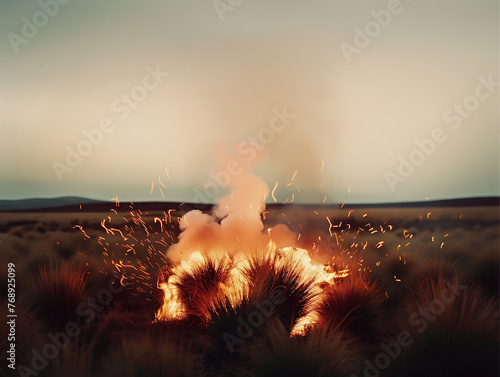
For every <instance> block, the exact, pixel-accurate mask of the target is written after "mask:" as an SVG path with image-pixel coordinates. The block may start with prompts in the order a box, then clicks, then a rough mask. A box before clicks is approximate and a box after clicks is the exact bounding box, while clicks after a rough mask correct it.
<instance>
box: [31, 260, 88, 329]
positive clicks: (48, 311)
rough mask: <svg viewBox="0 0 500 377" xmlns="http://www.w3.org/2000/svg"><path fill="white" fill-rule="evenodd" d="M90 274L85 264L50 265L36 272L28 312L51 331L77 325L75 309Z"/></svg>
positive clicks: (84, 294)
mask: <svg viewBox="0 0 500 377" xmlns="http://www.w3.org/2000/svg"><path fill="white" fill-rule="evenodd" d="M90 279H91V273H90V272H89V270H88V266H87V265H85V264H76V263H71V262H68V261H65V260H60V261H56V262H54V261H52V262H50V263H49V264H45V265H44V266H42V267H41V268H40V270H39V271H38V273H36V274H35V276H34V277H33V278H32V280H31V294H30V296H31V302H32V308H33V309H34V310H35V311H36V313H37V316H38V317H39V318H41V319H43V320H45V321H46V322H47V323H48V324H49V326H50V327H51V328H52V327H53V328H57V329H61V328H63V327H64V326H65V325H66V324H67V323H68V322H69V321H75V322H78V321H79V316H78V314H77V308H78V306H79V305H80V304H81V303H83V302H84V301H85V299H86V297H87V292H86V287H87V284H88V282H89V281H90Z"/></svg>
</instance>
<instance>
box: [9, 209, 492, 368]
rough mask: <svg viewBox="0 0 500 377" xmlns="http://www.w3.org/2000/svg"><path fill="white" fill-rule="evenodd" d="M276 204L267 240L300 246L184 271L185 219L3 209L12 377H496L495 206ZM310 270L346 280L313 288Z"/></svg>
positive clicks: (205, 258)
mask: <svg viewBox="0 0 500 377" xmlns="http://www.w3.org/2000/svg"><path fill="white" fill-rule="evenodd" d="M270 208H271V209H268V211H266V212H265V213H264V216H265V219H264V220H263V222H264V233H265V232H266V229H267V228H269V227H272V226H275V225H277V224H284V225H287V226H288V228H289V229H288V230H285V229H284V228H280V229H281V231H283V232H284V233H286V236H287V237H286V239H287V240H292V239H293V242H292V241H290V243H289V244H288V245H277V246H276V245H275V247H274V249H273V248H270V249H266V250H253V251H252V253H249V251H248V250H232V251H227V253H226V254H225V255H224V256H223V257H220V253H216V254H213V255H217V256H216V257H215V256H211V254H210V252H211V251H212V250H200V251H201V252H202V254H201V255H202V257H200V259H198V260H196V261H195V260H193V258H190V256H189V255H185V256H183V257H182V258H181V262H182V261H184V263H186V264H189V263H191V266H189V267H186V266H181V265H180V264H179V263H177V264H174V263H173V262H172V260H171V258H170V256H169V253H168V252H167V250H168V248H169V247H170V246H171V245H173V244H176V243H177V242H178V237H179V233H180V230H179V221H178V219H179V217H180V216H181V215H182V214H183V213H182V212H181V211H171V212H167V211H168V210H165V211H163V210H158V211H149V213H146V212H145V211H144V212H142V213H141V211H140V208H136V209H134V210H130V211H129V210H123V208H121V211H118V212H116V210H115V211H113V210H114V208H111V206H110V209H112V210H109V209H106V208H103V210H102V211H101V212H85V211H79V212H69V213H68V212H67V213H59V212H37V213H31V212H10V213H9V212H4V213H0V241H1V242H0V259H1V265H2V270H1V271H0V286H1V292H2V293H1V299H2V305H1V307H2V317H3V318H4V319H5V318H6V316H7V315H8V312H7V311H8V309H9V308H10V307H9V306H8V303H9V302H8V298H9V296H8V292H9V289H8V278H9V277H10V276H9V270H8V266H9V264H12V265H11V266H14V267H13V268H12V269H13V270H15V292H16V294H15V298H16V299H15V313H16V314H17V318H16V321H15V323H16V325H15V351H16V352H15V353H16V365H17V372H14V371H11V370H9V369H8V364H9V361H7V360H6V358H5V357H4V356H3V357H2V359H1V361H0V362H1V366H2V371H3V372H2V373H4V374H5V375H21V376H31V375H32V376H35V375H36V376H51V377H52V376H69V375H71V376H77V377H78V376H91V375H92V376H164V375H169V376H346V377H349V376H352V375H353V374H354V375H356V376H363V375H364V376H378V375H381V376H431V375H432V376H474V375H477V376H479V375H480V376H497V375H498V372H499V371H498V365H499V359H498V355H499V349H498V326H499V324H498V282H499V275H498V270H499V261H498V258H499V209H498V207H494V206H482V207H474V206H469V207H463V208H458V207H450V208H435V207H433V208H368V209H363V208H355V209H349V208H346V209H335V208H327V207H324V208H321V207H319V208H312V207H307V206H293V207H292V206H272V207H270ZM116 209H118V208H116ZM199 237H201V238H200V240H201V241H203V240H204V238H203V237H205V235H203V234H202V235H199ZM207 237H208V236H207ZM283 246H290V247H293V248H295V249H290V250H291V251H287V252H284V251H283V252H282V251H280V250H281V248H282V247H283ZM300 248H303V249H306V250H308V251H309V257H310V258H311V261H310V263H309V264H307V263H306V262H307V261H305V260H304V259H303V256H300V255H299V254H300V253H299V252H297V251H296V250H298V249H300ZM285 249H286V248H285ZM286 250H288V249H286ZM294 250H295V251H294ZM219 251H220V250H219ZM287 253H288V254H287ZM294 253H295V254H294ZM242 254H245V255H246V258H247V259H245V261H250V262H249V263H248V264H245V263H247V262H241V258H239V256H241V255H242ZM250 254H251V255H250ZM306 264H307V266H309V265H313V266H315V268H317V267H318V266H319V268H321V269H323V268H324V269H325V271H326V270H328V271H330V272H331V271H336V272H337V273H338V274H337V275H332V276H334V277H333V278H331V279H330V278H329V279H330V280H324V281H321V282H319V280H318V279H319V277H318V276H319V275H321V274H323V272H321V273H318V276H313V277H311V276H309V275H307V274H306V272H304V271H305V269H306ZM193 266H194V267H193ZM307 268H309V267H307ZM345 270H348V271H349V274H348V275H342V274H341V273H340V272H339V271H345ZM235 271H238V273H240V272H241V275H235ZM242 271H243V272H242ZM318 271H319V270H318ZM173 276H174V277H175V279H172V280H169V278H171V277H173ZM234 276H240V279H244V282H241V281H240V282H237V284H236V283H234V281H233V280H231V279H235V277H234ZM321 276H322V275H321ZM245 279H246V280H245ZM167 281H170V282H174V283H172V284H175V287H176V290H177V291H176V292H178V294H179V296H178V297H175V299H174V298H172V299H171V301H172V302H173V301H175V303H176V304H178V305H179V307H182V309H179V308H177V309H175V308H174V309H175V310H177V312H175V313H174V314H173V315H172V313H170V314H169V313H168V312H166V311H165V310H166V309H165V301H164V300H165V297H166V295H165V294H166V292H165V290H164V289H163V288H161V284H162V283H166V282H167ZM231 282H232V283H231ZM239 284H241V287H240V285H239ZM230 285H233V286H237V287H236V288H234V287H233V288H231V290H230V289H229V288H228V287H229V286H230ZM221 287H222V288H221ZM235 291H236V292H237V295H238V297H237V298H234V297H233V296H234V292H235ZM228 292H230V293H228ZM231 295H232V296H231ZM167 301H168V300H167ZM170 309H171V307H170ZM170 309H169V310H170ZM161 310H163V316H161V315H160V316H159V315H158V313H159V311H161ZM175 310H174V311H175ZM308 316H309V317H308ZM305 317H307V318H309V319H308V320H307V321H302V322H301V318H302V319H303V318H305ZM155 319H156V320H155ZM2 322H4V325H3V326H4V328H5V322H6V321H5V320H2ZM298 324H301V327H300V329H299V330H297V328H298V327H297V326H298ZM7 330H8V329H7ZM291 334H292V335H293V336H290V335H291ZM1 341H2V343H1V352H2V355H7V354H8V351H9V347H10V342H8V341H7V336H4V335H3V336H2V338H1ZM5 371H7V372H5Z"/></svg>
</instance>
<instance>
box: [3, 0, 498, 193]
mask: <svg viewBox="0 0 500 377" xmlns="http://www.w3.org/2000/svg"><path fill="white" fill-rule="evenodd" d="M63 3H64V4H63ZM231 4H233V5H231ZM0 14H1V18H2V21H1V22H0V35H1V42H0V67H1V69H0V104H1V105H0V127H1V130H2V132H1V135H0V199H20V198H31V197H57V196H83V197H88V198H96V199H104V200H109V199H111V198H113V197H116V196H117V197H118V198H119V199H120V200H122V201H124V200H132V201H142V200H169V201H192V200H193V199H194V198H195V193H196V192H197V190H198V187H201V188H203V187H206V190H205V191H208V192H206V193H205V196H204V197H205V198H207V200H208V201H213V200H214V195H213V194H211V192H214V190H215V189H214V187H215V186H217V187H220V186H221V184H220V183H218V182H217V180H220V179H222V180H224V177H226V176H230V175H231V174H237V171H239V170H241V169H242V165H245V166H244V167H245V168H247V167H251V168H252V170H251V171H252V172H254V173H255V174H256V175H258V176H260V177H262V178H263V179H264V180H265V182H266V183H267V184H268V185H269V187H270V189H271V190H272V189H273V187H274V186H275V184H276V182H277V183H278V187H277V189H276V191H275V197H276V199H277V200H278V202H283V201H285V200H286V199H287V198H290V197H291V194H292V193H293V194H294V200H295V202H303V203H305V202H314V203H321V202H322V201H324V200H325V199H324V197H325V196H326V203H342V202H351V203H354V202H395V201H414V200H425V199H426V198H429V199H443V198H457V197H471V196H493V195H498V194H499V107H498V105H499V97H498V91H499V90H500V88H499V87H498V81H499V4H498V2H497V1H493V0H476V1H459V0H453V1H451V0H414V1H410V0H402V1H397V0H390V1H369V2H361V1H356V2H353V1H347V0H345V1H321V0H308V1H306V0H302V1H298V0H286V1H285V0H253V1H250V0H243V1H239V0H231V1H229V0H220V1H212V0H210V1H206V0H204V1H194V0H178V1H143V2H138V1H130V0H107V1H102V0H101V1H97V0H93V1H81V0H72V1H69V0H64V1H63V0H60V2H56V0H41V1H40V2H38V1H6V0H0ZM224 153H225V154H229V155H230V156H229V157H225V158H226V161H231V160H234V161H233V162H232V163H230V166H229V168H228V167H227V165H224V168H221V167H220V164H219V166H218V163H217V160H218V158H216V156H219V157H220V156H221V155H222V154H224ZM221 159H222V157H220V158H219V162H220V160H221ZM296 171H297V173H295V172H296ZM294 175H295V177H294ZM214 176H215V177H216V178H214ZM292 177H294V179H293V182H292ZM289 183H292V184H291V185H289V186H287V185H288V184H289ZM297 186H298V188H297ZM160 189H161V191H160ZM210 190H211V191H210ZM299 190H300V192H299ZM198 192H199V191H198ZM200 197H201V196H200ZM268 201H269V202H272V201H273V199H272V198H269V199H268Z"/></svg>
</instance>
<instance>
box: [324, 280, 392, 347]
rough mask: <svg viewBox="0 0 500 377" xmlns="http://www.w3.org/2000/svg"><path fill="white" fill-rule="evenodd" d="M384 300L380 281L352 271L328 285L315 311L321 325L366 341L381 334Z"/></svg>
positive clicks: (385, 300) (385, 302) (385, 301)
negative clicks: (344, 277)
mask: <svg viewBox="0 0 500 377" xmlns="http://www.w3.org/2000/svg"><path fill="white" fill-rule="evenodd" d="M386 304H387V298H386V296H385V295H384V293H383V292H382V290H381V284H379V283H376V282H372V281H370V280H369V279H367V277H366V276H363V275H360V274H353V275H350V276H349V277H348V278H347V279H344V281H342V282H341V283H339V284H336V285H332V286H329V287H327V288H326V290H325V292H324V294H323V295H322V296H321V299H320V301H319V302H318V305H317V308H316V311H317V313H318V321H319V323H320V324H321V325H322V326H323V327H327V328H336V327H338V328H340V329H342V330H345V331H347V332H349V333H351V334H353V335H355V336H357V337H358V338H360V339H362V340H365V341H368V340H374V339H375V340H377V339H378V337H379V335H380V334H381V331H382V325H383V321H384V318H385V314H386V313H385V310H384V309H385V307H386Z"/></svg>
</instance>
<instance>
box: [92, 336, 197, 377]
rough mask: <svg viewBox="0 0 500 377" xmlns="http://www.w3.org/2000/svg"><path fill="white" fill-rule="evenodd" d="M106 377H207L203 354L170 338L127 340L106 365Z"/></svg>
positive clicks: (109, 357)
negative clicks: (205, 376)
mask: <svg viewBox="0 0 500 377" xmlns="http://www.w3.org/2000/svg"><path fill="white" fill-rule="evenodd" d="M102 369H103V372H102V374H101V376H103V377H138V376H148V377H150V376H151V377H153V376H171V377H188V376H200V377H203V376H204V372H203V360H202V356H201V354H200V353H197V352H195V351H193V350H190V349H189V347H188V346H187V345H186V344H184V342H182V341H180V342H177V341H175V340H171V339H169V338H168V337H164V338H162V339H159V340H158V339H153V338H152V337H151V336H150V335H147V334H143V335H142V337H141V338H140V339H131V340H123V342H122V344H121V346H120V347H118V348H117V349H115V350H114V351H112V352H111V353H110V354H109V355H108V356H106V358H105V359H104V362H103V368H102Z"/></svg>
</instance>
